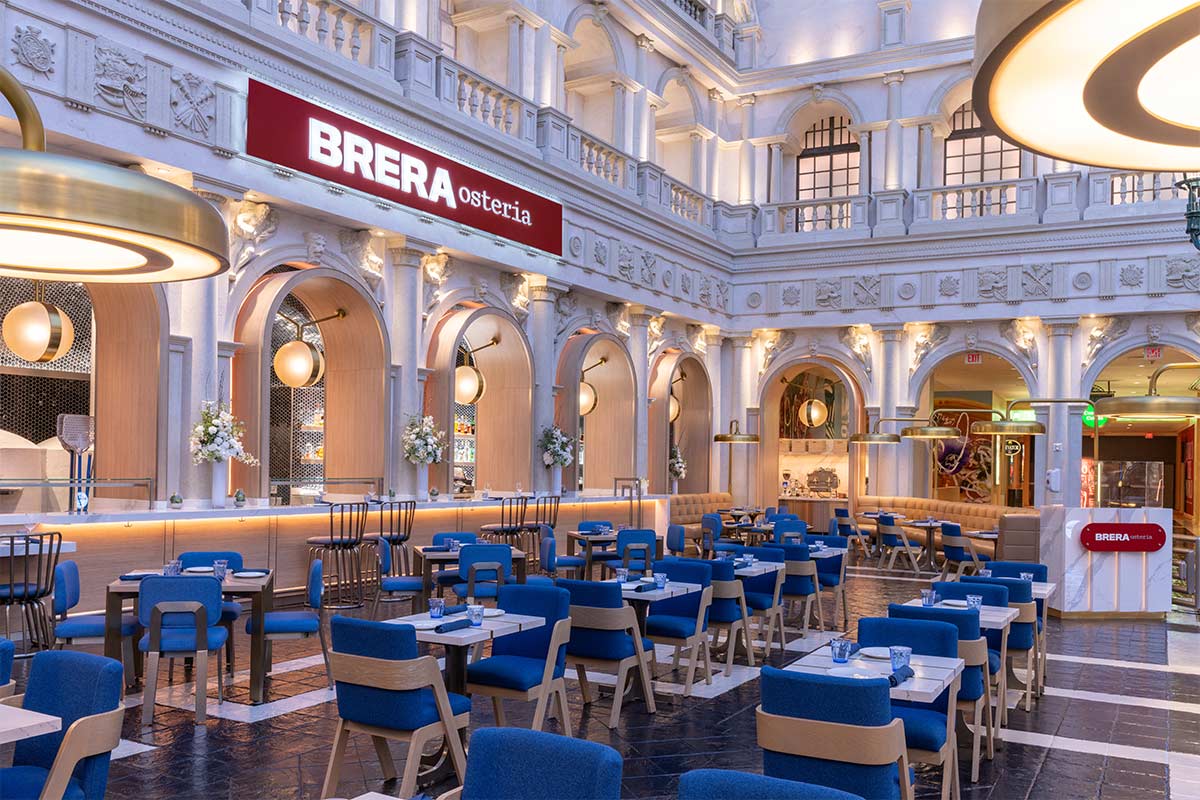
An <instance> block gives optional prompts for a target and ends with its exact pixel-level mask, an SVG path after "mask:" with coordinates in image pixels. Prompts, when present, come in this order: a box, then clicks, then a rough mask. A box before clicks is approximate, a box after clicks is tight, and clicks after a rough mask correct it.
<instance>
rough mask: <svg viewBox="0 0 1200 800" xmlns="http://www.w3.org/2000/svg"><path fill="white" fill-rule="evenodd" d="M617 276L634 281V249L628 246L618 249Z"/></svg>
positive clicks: (621, 246)
mask: <svg viewBox="0 0 1200 800" xmlns="http://www.w3.org/2000/svg"><path fill="white" fill-rule="evenodd" d="M617 274H619V275H620V276H621V277H622V278H624V279H625V280H627V281H630V282H632V281H633V248H631V247H628V246H626V245H620V246H619V247H618V248H617Z"/></svg>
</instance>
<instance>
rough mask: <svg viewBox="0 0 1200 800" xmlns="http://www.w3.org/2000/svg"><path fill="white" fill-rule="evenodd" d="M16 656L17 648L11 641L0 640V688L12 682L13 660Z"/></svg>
mask: <svg viewBox="0 0 1200 800" xmlns="http://www.w3.org/2000/svg"><path fill="white" fill-rule="evenodd" d="M16 656H17V646H16V645H15V644H13V643H12V640H11V639H0V686H3V685H4V684H6V683H8V682H9V681H11V680H12V668H13V659H14V658H16Z"/></svg>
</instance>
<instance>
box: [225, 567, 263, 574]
mask: <svg viewBox="0 0 1200 800" xmlns="http://www.w3.org/2000/svg"><path fill="white" fill-rule="evenodd" d="M229 571H230V572H266V573H268V574H270V572H271V568H270V567H243V568H242V569H231V570H229Z"/></svg>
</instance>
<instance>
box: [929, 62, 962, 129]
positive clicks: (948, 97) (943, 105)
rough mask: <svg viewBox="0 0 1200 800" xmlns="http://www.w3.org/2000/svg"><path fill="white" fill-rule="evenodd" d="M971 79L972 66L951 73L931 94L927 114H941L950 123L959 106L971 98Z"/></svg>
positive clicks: (932, 115)
mask: <svg viewBox="0 0 1200 800" xmlns="http://www.w3.org/2000/svg"><path fill="white" fill-rule="evenodd" d="M971 80H972V76H971V68H970V67H962V68H961V69H957V70H955V71H954V72H953V73H951V74H950V75H949V76H948V77H947V78H946V79H945V80H943V81H942V82H941V83H940V84H939V85H938V87H937V89H935V90H934V91H933V94H931V95H930V96H929V104H928V105H927V106H926V108H925V115H926V116H930V117H937V116H940V117H941V118H942V119H943V120H945V121H946V123H947V124H948V123H949V122H950V117H951V115H953V114H954V112H955V111H957V110H958V107H959V106H961V105H962V104H963V103H965V102H967V101H968V100H970V99H971Z"/></svg>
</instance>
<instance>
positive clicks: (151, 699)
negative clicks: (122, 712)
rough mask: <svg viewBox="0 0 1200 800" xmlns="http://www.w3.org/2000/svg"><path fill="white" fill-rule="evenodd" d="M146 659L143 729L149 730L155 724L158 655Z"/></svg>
mask: <svg viewBox="0 0 1200 800" xmlns="http://www.w3.org/2000/svg"><path fill="white" fill-rule="evenodd" d="M149 656H150V657H149V658H147V659H146V681H145V684H146V685H145V688H144V689H143V690H142V727H143V728H149V727H150V725H151V724H152V723H153V722H154V703H155V701H156V700H157V699H158V660H159V655H158V653H150V654H149Z"/></svg>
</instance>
